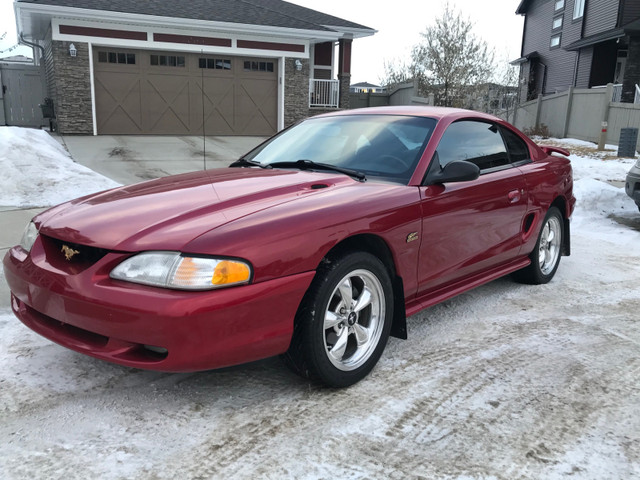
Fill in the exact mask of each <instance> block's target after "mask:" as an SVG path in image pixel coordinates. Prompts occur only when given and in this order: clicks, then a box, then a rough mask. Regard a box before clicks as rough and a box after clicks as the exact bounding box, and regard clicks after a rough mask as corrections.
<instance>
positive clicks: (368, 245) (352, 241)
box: [322, 233, 407, 340]
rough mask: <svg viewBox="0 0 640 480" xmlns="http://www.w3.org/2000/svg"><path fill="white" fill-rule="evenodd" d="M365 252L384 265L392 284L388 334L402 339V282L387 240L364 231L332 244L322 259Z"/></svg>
mask: <svg viewBox="0 0 640 480" xmlns="http://www.w3.org/2000/svg"><path fill="white" fill-rule="evenodd" d="M354 251H359V252H367V253H370V254H371V255H374V256H375V257H377V258H378V259H379V260H380V261H381V262H382V263H383V264H384V266H385V267H386V269H387V272H389V276H390V277H391V283H392V285H393V324H392V325H391V333H390V335H391V336H392V337H395V338H400V339H402V340H406V339H407V313H406V309H405V301H404V283H403V281H402V277H401V276H400V275H399V274H398V270H397V268H396V264H395V261H394V259H393V253H392V251H391V248H389V245H388V244H387V242H385V241H384V239H383V238H381V237H379V236H378V235H374V234H369V233H364V234H357V235H353V236H351V237H347V238H345V239H343V240H342V241H341V242H339V243H338V244H336V245H334V246H333V247H332V248H331V250H329V251H328V252H327V254H326V255H325V256H324V257H323V258H322V261H326V260H327V259H328V260H330V259H332V258H337V257H339V256H342V255H345V254H346V253H348V252H354Z"/></svg>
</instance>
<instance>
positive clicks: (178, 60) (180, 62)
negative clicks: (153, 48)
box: [150, 55, 185, 67]
mask: <svg viewBox="0 0 640 480" xmlns="http://www.w3.org/2000/svg"><path fill="white" fill-rule="evenodd" d="M150 60H151V65H153V66H160V67H184V66H185V61H184V57H182V56H179V55H151V57H150Z"/></svg>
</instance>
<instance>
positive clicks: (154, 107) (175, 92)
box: [143, 75, 191, 134]
mask: <svg viewBox="0 0 640 480" xmlns="http://www.w3.org/2000/svg"><path fill="white" fill-rule="evenodd" d="M189 97H190V95H189V79H188V78H182V77H171V76H158V75H152V76H151V75H148V76H147V77H146V84H145V87H144V97H143V103H144V125H145V131H147V132H153V133H161V134H170V133H179V134H187V133H190V132H191V105H190V100H189Z"/></svg>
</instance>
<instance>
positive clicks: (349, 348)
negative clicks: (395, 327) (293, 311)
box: [283, 252, 393, 387]
mask: <svg viewBox="0 0 640 480" xmlns="http://www.w3.org/2000/svg"><path fill="white" fill-rule="evenodd" d="M392 319H393V285H392V283H391V277H390V275H389V271H388V270H387V267H386V266H385V265H384V264H383V263H382V262H381V261H380V259H378V258H377V257H376V256H374V255H372V254H371V253H367V252H348V253H343V254H342V255H336V256H335V257H328V258H326V259H325V260H324V261H323V262H322V264H321V265H320V266H319V267H318V270H317V272H316V276H315V278H314V280H313V282H312V283H311V286H310V287H309V290H308V291H307V294H306V295H305V298H304V300H303V302H302V304H301V305H300V308H299V309H298V313H297V315H296V320H295V324H294V331H293V338H292V339H291V345H290V346H289V350H288V351H287V353H286V354H285V355H284V356H283V358H284V360H285V362H286V363H287V365H288V366H289V367H291V368H292V369H293V370H294V371H295V372H297V373H299V374H300V375H302V376H304V377H307V378H312V379H316V380H320V381H321V382H322V383H324V384H325V385H329V386H332V387H347V386H349V385H353V384H354V383H356V382H358V381H360V380H362V379H363V378H364V377H365V376H367V375H368V373H369V372H370V371H371V370H372V369H373V367H374V366H375V364H376V363H377V362H378V359H379V358H380V356H381V355H382V351H383V350H384V347H385V345H386V344H387V339H388V338H389V332H390V330H391V323H392Z"/></svg>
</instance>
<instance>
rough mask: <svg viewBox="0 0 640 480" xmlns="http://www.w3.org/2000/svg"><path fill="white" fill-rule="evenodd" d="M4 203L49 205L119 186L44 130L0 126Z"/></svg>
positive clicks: (0, 202) (1, 197)
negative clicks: (80, 161)
mask: <svg viewBox="0 0 640 480" xmlns="http://www.w3.org/2000/svg"><path fill="white" fill-rule="evenodd" d="M0 172H2V178H1V179H0V206H2V207H48V206H52V205H57V204H58V203H62V202H65V201H67V200H71V199H73V198H77V197H80V196H83V195H85V194H89V193H93V192H98V191H101V190H106V189H108V188H113V187H117V186H119V184H118V183H116V182H114V181H113V180H110V179H108V178H106V177H103V176H102V175H100V174H98V173H96V172H94V171H93V170H89V169H88V168H86V167H83V166H82V165H79V164H77V163H75V162H74V161H73V160H72V159H71V157H69V154H68V153H67V151H66V150H65V149H64V147H62V145H60V144H59V143H58V142H56V141H55V140H54V139H53V138H51V136H50V135H49V134H48V133H47V132H45V131H43V130H35V129H30V128H19V127H0Z"/></svg>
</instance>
